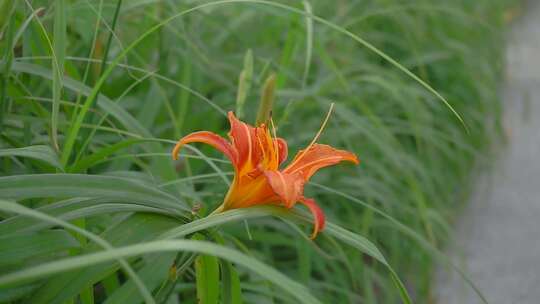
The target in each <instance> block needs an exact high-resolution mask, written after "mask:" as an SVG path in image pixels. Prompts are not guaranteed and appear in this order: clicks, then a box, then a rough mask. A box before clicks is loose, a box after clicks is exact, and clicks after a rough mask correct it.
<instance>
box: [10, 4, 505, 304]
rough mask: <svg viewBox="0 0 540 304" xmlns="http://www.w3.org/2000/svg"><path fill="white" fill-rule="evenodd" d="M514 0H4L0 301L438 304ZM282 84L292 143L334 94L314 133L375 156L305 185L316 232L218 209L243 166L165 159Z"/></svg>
mask: <svg viewBox="0 0 540 304" xmlns="http://www.w3.org/2000/svg"><path fill="white" fill-rule="evenodd" d="M507 2H509V1H504V0H497V1H493V0H478V1H465V0H463V1H450V2H448V3H446V2H445V3H439V2H436V1H427V0H425V1H423V0H418V1H414V2H411V1H400V0H389V1H375V0H365V1H352V0H351V1H345V0H343V1H298V2H294V3H289V2H287V1H247V0H246V1H215V2H206V1H172V0H171V1H169V0H167V1H98V0H93V1H89V0H88V1H87V0H85V1H69V0H57V1H32V2H31V3H30V2H23V1H21V2H16V1H1V2H0V7H1V8H2V12H6V13H5V14H4V13H3V14H2V17H0V30H1V38H2V39H1V40H0V46H1V51H0V55H1V56H2V62H1V63H2V64H1V65H0V71H1V79H0V89H1V91H0V106H1V114H2V115H1V116H0V157H1V159H0V174H1V175H2V177H0V212H1V213H0V218H1V219H2V221H1V222H0V244H1V245H0V246H1V247H2V248H1V250H0V269H1V271H0V273H2V275H1V276H0V301H5V302H9V301H11V302H14V303H64V302H69V301H74V299H78V300H77V301H80V303H85V304H86V303H135V302H137V301H139V302H142V301H146V302H147V303H148V302H149V303H151V302H153V301H156V302H159V303H178V302H182V303H197V299H202V300H203V302H205V303H215V302H216V301H220V302H223V303H239V302H241V301H243V302H244V303H272V302H278V303H281V302H292V303H297V301H302V302H305V303H317V302H319V301H320V302H322V303H330V302H332V303H358V302H362V303H395V302H396V301H398V300H399V299H401V300H402V301H407V299H408V296H407V295H406V292H404V290H403V285H401V281H403V282H404V286H405V287H406V288H407V290H408V291H409V293H410V294H411V296H412V298H413V300H414V301H415V302H418V303H426V302H427V301H429V300H430V298H431V289H432V287H433V286H432V284H431V272H432V270H433V265H434V262H435V260H436V259H437V257H439V256H440V254H439V253H438V251H437V249H438V248H440V246H441V245H442V244H443V243H444V241H445V237H446V235H447V233H448V230H449V227H448V224H447V220H448V219H449V218H450V217H451V216H452V214H453V213H454V211H455V209H456V207H457V206H459V204H460V203H461V201H463V199H464V198H465V197H466V194H467V192H468V187H469V185H470V184H471V182H472V181H471V168H472V167H473V166H474V164H475V163H477V162H478V161H484V160H485V159H486V152H485V151H486V150H485V148H486V147H487V145H488V144H489V143H490V140H491V139H492V137H493V134H494V133H496V132H498V128H499V118H500V111H501V109H500V103H499V99H498V84H499V80H500V76H501V54H502V48H503V45H502V37H501V30H502V28H503V26H504V25H503V22H502V20H503V14H504V12H505V9H506V7H507V5H508V3H507ZM273 73H275V75H274V74H273ZM265 82H266V85H265ZM269 82H271V85H272V86H273V90H272V94H274V93H275V95H274V96H273V99H274V106H273V110H272V117H273V120H274V122H275V124H276V126H277V128H278V133H279V134H280V135H281V136H282V137H285V138H287V140H288V141H289V148H290V149H291V150H292V152H294V151H295V150H297V149H298V148H299V147H304V146H305V145H306V144H307V143H309V142H310V140H311V138H312V136H313V130H317V129H318V127H319V125H320V122H321V119H322V118H323V116H324V112H325V111H326V109H327V108H328V106H329V104H330V103H331V102H335V103H336V106H335V114H334V115H333V117H332V118H331V120H330V123H329V125H328V126H327V128H326V130H325V132H324V133H323V135H322V137H321V142H324V143H328V144H332V145H333V146H336V147H343V148H344V149H347V150H350V151H354V152H355V153H357V154H358V155H359V156H360V158H361V160H362V164H361V165H360V166H359V167H342V168H340V169H339V170H334V171H331V170H329V171H328V172H327V171H323V172H321V173H320V174H318V175H317V176H316V178H315V180H314V182H313V183H311V184H310V185H307V186H306V191H308V194H309V196H311V197H316V199H317V201H318V202H320V205H321V206H322V207H323V209H324V210H325V213H326V214H327V217H328V219H329V221H330V222H333V223H335V224H330V225H329V226H328V228H327V231H325V233H323V234H321V236H320V237H319V238H318V239H317V241H316V242H312V241H310V240H309V239H308V238H307V235H308V231H309V229H310V225H309V221H310V219H309V218H307V217H305V216H304V215H303V213H301V212H295V213H292V214H291V213H284V212H283V210H281V209H279V208H255V209H251V210H234V211H230V212H228V213H224V214H221V215H218V216H216V217H212V218H204V215H206V214H208V213H209V212H210V211H211V210H213V209H214V208H215V207H217V206H218V205H219V204H220V203H221V200H222V199H223V195H224V193H226V191H227V187H228V183H229V182H230V178H231V173H230V172H229V171H230V170H231V167H230V165H228V164H227V162H226V161H223V159H222V158H220V157H219V156H218V154H215V153H214V151H212V150H211V149H206V148H201V149H200V150H199V149H195V148H191V150H190V151H189V152H186V153H185V154H183V157H181V160H180V161H178V162H173V161H172V160H171V158H170V150H171V149H172V146H173V145H174V143H175V141H176V140H177V139H178V138H180V137H181V136H183V135H185V134H187V133H189V132H192V131H196V130H211V131H214V132H216V133H220V134H224V133H225V131H226V129H227V125H226V116H225V113H226V111H228V110H233V109H236V110H237V112H240V113H239V114H238V115H241V116H242V118H243V119H244V120H246V121H251V122H253V121H255V117H256V114H257V104H258V100H259V99H261V98H262V99H264V98H270V97H268V96H269V95H268V94H270V93H269V92H268V90H265V89H263V88H264V87H266V88H268V86H269V84H268V83H269ZM434 93H436V94H434ZM437 94H440V95H439V96H438V95H437ZM445 102H448V104H445ZM453 110H455V113H454V112H453ZM266 112H268V111H266ZM456 113H459V116H456ZM267 114H268V113H266V114H265V115H267ZM461 119H462V120H463V123H462V122H461V121H460V120H461ZM464 125H466V126H467V127H466V128H465V127H464ZM467 130H468V131H467ZM14 202H17V204H15V203H14ZM265 215H273V216H274V217H266V216H265ZM275 217H277V218H280V219H281V221H280V220H276V218H275ZM231 222H235V223H231ZM306 222H307V224H308V225H305V224H306ZM228 223H229V224H228ZM175 239H176V240H175ZM178 239H186V240H178ZM375 245H376V246H375ZM377 248H378V249H377ZM396 274H397V275H396ZM398 275H399V277H400V278H401V281H400V279H398ZM396 286H397V288H396ZM276 291H279V292H276Z"/></svg>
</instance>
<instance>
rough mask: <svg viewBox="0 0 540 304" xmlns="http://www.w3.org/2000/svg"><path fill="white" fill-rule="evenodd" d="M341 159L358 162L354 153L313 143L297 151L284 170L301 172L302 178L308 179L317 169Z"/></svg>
mask: <svg viewBox="0 0 540 304" xmlns="http://www.w3.org/2000/svg"><path fill="white" fill-rule="evenodd" d="M341 161H350V162H353V163H355V164H359V163H360V161H359V160H358V158H357V157H356V155H354V153H351V152H349V151H344V150H338V149H334V148H332V147H331V146H329V145H321V144H314V145H312V146H311V147H309V148H308V150H301V151H300V152H298V154H296V156H295V157H294V159H293V161H292V162H291V164H290V165H289V166H287V168H285V170H284V172H285V173H296V172H301V173H302V176H303V177H304V179H305V180H308V179H309V178H310V177H311V176H312V175H313V174H315V172H317V170H319V169H321V168H324V167H327V166H332V165H335V164H337V163H339V162H341Z"/></svg>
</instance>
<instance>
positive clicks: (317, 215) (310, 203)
mask: <svg viewBox="0 0 540 304" xmlns="http://www.w3.org/2000/svg"><path fill="white" fill-rule="evenodd" d="M300 202H301V203H302V204H304V205H306V207H308V208H309V211H311V214H312V215H313V232H312V233H311V236H310V239H312V240H313V239H314V238H315V237H316V236H317V234H318V233H319V232H320V231H322V230H323V229H324V225H325V223H326V221H325V217H324V213H323V211H322V209H321V207H319V205H317V203H315V200H313V199H311V198H305V197H302V198H301V199H300Z"/></svg>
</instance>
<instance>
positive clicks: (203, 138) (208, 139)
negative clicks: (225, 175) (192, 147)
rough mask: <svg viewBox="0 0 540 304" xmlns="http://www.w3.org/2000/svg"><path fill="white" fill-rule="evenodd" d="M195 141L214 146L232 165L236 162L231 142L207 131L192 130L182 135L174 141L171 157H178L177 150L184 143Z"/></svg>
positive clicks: (235, 154)
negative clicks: (176, 141)
mask: <svg viewBox="0 0 540 304" xmlns="http://www.w3.org/2000/svg"><path fill="white" fill-rule="evenodd" d="M196 142H198V143H205V144H208V145H210V146H212V147H214V148H215V149H217V150H218V151H220V152H222V153H223V154H225V156H227V157H228V158H229V159H230V160H231V162H232V163H233V165H235V164H236V163H237V162H238V161H237V158H238V157H237V153H236V150H235V149H234V148H233V147H232V146H231V144H230V143H229V142H228V141H227V140H226V139H225V138H223V137H221V136H219V135H217V134H215V133H212V132H208V131H199V132H193V133H191V134H189V135H187V136H184V137H182V138H181V139H180V140H179V141H178V143H176V146H174V149H173V151H172V157H173V159H175V160H176V159H178V152H179V151H180V149H181V148H182V147H183V146H184V145H186V144H190V143H196Z"/></svg>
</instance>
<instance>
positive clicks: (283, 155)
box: [275, 137, 289, 165]
mask: <svg viewBox="0 0 540 304" xmlns="http://www.w3.org/2000/svg"><path fill="white" fill-rule="evenodd" d="M275 141H276V143H277V147H278V153H279V164H280V165H281V164H282V163H283V162H284V161H285V160H287V154H288V153H289V148H288V147H287V142H286V141H285V139H283V138H280V137H278V138H276V139H275Z"/></svg>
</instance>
